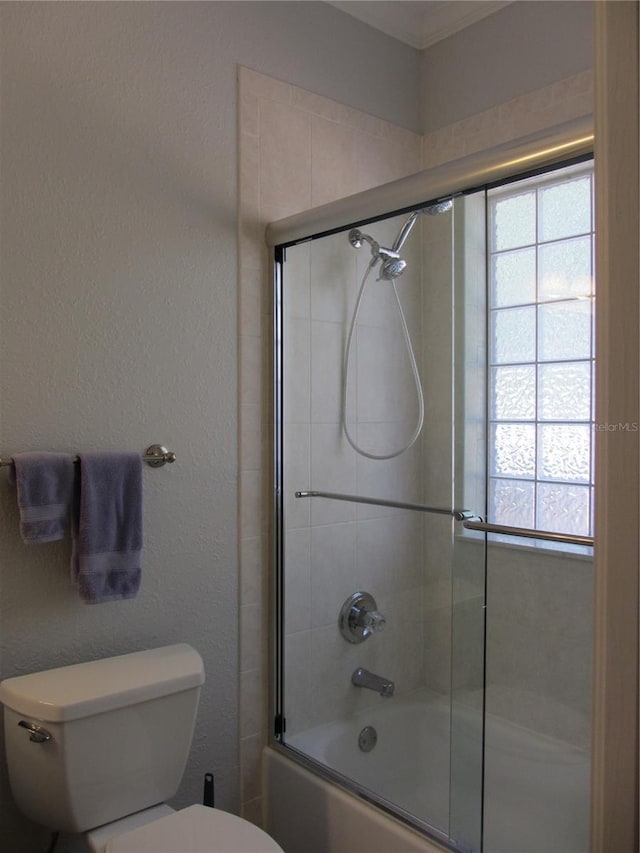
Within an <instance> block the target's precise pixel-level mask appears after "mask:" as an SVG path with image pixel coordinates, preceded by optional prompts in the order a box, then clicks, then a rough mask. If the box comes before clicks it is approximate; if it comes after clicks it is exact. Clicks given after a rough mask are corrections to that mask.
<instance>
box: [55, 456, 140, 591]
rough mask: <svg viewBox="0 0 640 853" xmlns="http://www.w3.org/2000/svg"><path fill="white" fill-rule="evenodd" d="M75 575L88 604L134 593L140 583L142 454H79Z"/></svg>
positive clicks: (72, 557)
mask: <svg viewBox="0 0 640 853" xmlns="http://www.w3.org/2000/svg"><path fill="white" fill-rule="evenodd" d="M79 460H80V478H79V495H78V496H77V507H76V512H75V513H74V537H73V552H72V555H71V575H72V580H73V581H74V582H75V583H77V585H78V591H79V593H80V597H81V598H82V599H83V600H84V601H86V602H87V603H88V604H98V603H101V602H103V601H119V600H121V599H123V598H133V597H134V596H135V595H136V594H137V592H138V589H139V587H140V552H141V550H142V460H141V458H140V454H139V453H115V452H111V453H108V452H107V453H80V454H79Z"/></svg>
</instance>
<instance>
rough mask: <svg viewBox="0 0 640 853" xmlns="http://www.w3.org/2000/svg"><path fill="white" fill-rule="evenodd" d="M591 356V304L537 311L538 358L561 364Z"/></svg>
mask: <svg viewBox="0 0 640 853" xmlns="http://www.w3.org/2000/svg"><path fill="white" fill-rule="evenodd" d="M590 356H591V301H590V300H575V301H573V302H556V303H550V304H548V305H540V306H539V307H538V358H539V360H540V361H562V360H564V359H570V358H576V359H578V358H589V357H590Z"/></svg>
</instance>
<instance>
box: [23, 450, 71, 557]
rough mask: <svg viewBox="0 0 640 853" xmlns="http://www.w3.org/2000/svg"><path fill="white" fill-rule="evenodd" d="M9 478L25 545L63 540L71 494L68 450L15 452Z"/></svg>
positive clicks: (69, 512)
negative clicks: (15, 496)
mask: <svg viewBox="0 0 640 853" xmlns="http://www.w3.org/2000/svg"><path fill="white" fill-rule="evenodd" d="M12 459H13V466H12V468H11V470H10V472H9V480H10V481H11V482H12V483H15V485H16V486H17V493H18V506H19V508H20V534H21V535H22V538H23V540H24V541H25V542H26V543H27V544H36V543H41V542H55V541H56V540H57V539H63V538H64V534H65V531H66V530H67V528H68V527H69V520H70V514H71V501H72V496H73V480H74V466H73V457H72V456H71V455H70V454H68V453H46V452H36V453H16V455H15V456H13V457H12Z"/></svg>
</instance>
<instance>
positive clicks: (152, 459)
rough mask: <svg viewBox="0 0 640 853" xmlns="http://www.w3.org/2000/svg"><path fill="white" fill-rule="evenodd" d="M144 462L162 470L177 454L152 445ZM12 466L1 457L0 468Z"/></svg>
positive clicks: (157, 445) (145, 453) (174, 459)
mask: <svg viewBox="0 0 640 853" xmlns="http://www.w3.org/2000/svg"><path fill="white" fill-rule="evenodd" d="M73 461H74V462H77V461H78V457H77V456H74V458H73ZM142 461H143V462H146V463H147V465H149V466H150V467H151V468H162V466H163V465H166V464H167V463H169V464H171V463H172V462H175V461H176V454H175V453H174V452H173V450H167V448H166V447H164V445H162V444H151V445H150V446H149V447H147V449H146V450H145V452H144V453H143V454H142ZM12 464H13V463H12V461H11V457H10V456H0V468H7V467H9V466H10V465H12Z"/></svg>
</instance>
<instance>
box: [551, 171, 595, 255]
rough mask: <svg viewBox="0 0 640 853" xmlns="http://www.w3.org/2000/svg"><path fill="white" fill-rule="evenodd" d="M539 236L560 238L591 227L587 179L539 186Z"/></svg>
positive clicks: (589, 194)
mask: <svg viewBox="0 0 640 853" xmlns="http://www.w3.org/2000/svg"><path fill="white" fill-rule="evenodd" d="M538 216H539V235H540V236H539V239H540V240H541V241H542V240H544V241H546V240H560V239H562V238H563V237H572V236H573V235H574V234H587V233H588V232H589V231H590V230H591V180H590V178H589V177H586V178H577V179H575V180H573V181H566V182H565V183H563V184H557V185H556V186H554V187H547V188H546V189H543V190H540V194H539V197H538Z"/></svg>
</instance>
